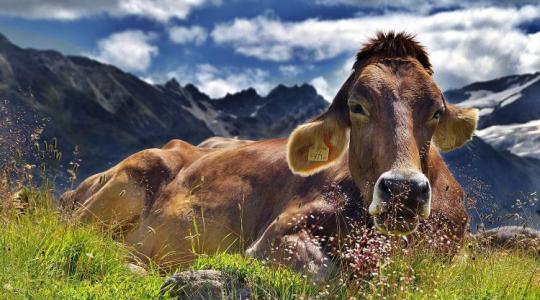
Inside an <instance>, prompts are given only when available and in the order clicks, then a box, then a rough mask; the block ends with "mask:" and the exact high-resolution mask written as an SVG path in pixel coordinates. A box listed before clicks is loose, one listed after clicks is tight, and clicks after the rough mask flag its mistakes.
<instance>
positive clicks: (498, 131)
mask: <svg viewBox="0 0 540 300" xmlns="http://www.w3.org/2000/svg"><path fill="white" fill-rule="evenodd" d="M476 135H478V136H479V137H481V138H482V139H483V140H484V141H486V142H488V143H489V144H491V145H493V146H494V147H495V148H499V149H505V150H508V151H510V152H512V153H513V154H515V155H518V156H528V157H533V158H537V159H540V120H534V121H530V122H527V123H524V124H512V125H494V126H490V127H488V128H485V129H482V130H478V131H477V132H476Z"/></svg>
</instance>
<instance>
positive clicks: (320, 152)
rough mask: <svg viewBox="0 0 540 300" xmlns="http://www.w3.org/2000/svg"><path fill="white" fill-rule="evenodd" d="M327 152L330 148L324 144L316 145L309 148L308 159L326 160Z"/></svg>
mask: <svg viewBox="0 0 540 300" xmlns="http://www.w3.org/2000/svg"><path fill="white" fill-rule="evenodd" d="M328 152H330V149H328V147H326V145H318V146H313V147H311V148H309V152H308V160H309V161H328Z"/></svg>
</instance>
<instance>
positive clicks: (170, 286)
mask: <svg viewBox="0 0 540 300" xmlns="http://www.w3.org/2000/svg"><path fill="white" fill-rule="evenodd" d="M159 295H160V299H168V298H174V299H192V300H197V299H201V300H203V299H204V300H209V299H228V298H233V299H249V295H250V291H249V289H248V288H247V287H245V285H244V284H243V283H241V282H239V281H238V280H237V279H236V278H233V277H231V276H230V275H227V274H225V273H223V272H220V271H216V270H200V271H185V272H181V273H176V274H174V275H173V276H172V277H171V278H169V279H167V280H166V281H165V283H164V284H163V285H162V286H161V288H160V292H159Z"/></svg>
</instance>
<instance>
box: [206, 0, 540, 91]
mask: <svg viewBox="0 0 540 300" xmlns="http://www.w3.org/2000/svg"><path fill="white" fill-rule="evenodd" d="M539 18H540V6H523V7H520V8H513V7H476V8H467V9H460V10H454V11H446V12H440V13H436V14H433V15H417V14H412V13H390V14H386V15H382V16H361V17H356V18H350V19H340V20H319V19H307V20H303V21H298V22H282V21H280V20H278V19H272V18H269V17H267V16H259V17H256V18H253V19H235V20H234V21H232V22H229V23H223V24H218V25H217V26H216V27H215V29H214V30H213V32H212V38H213V39H214V41H215V42H216V43H218V44H222V45H228V46H231V47H232V48H233V49H234V51H236V52H237V53H240V54H243V55H246V56H251V57H256V58H259V59H261V60H270V61H279V62H283V61H289V60H292V59H301V60H304V61H320V60H324V59H329V58H335V57H338V56H343V55H346V56H348V57H352V56H353V54H354V53H355V52H356V51H357V50H358V48H359V47H360V45H361V44H362V43H363V42H365V41H366V40H367V39H368V38H369V37H371V36H373V35H374V33H375V32H376V31H378V30H383V31H386V30H398V31H402V30H404V31H408V32H411V33H414V34H416V35H417V39H418V40H419V41H420V42H421V43H422V44H424V45H426V46H427V48H428V51H429V53H430V57H431V60H432V63H433V65H434V69H435V76H436V78H437V79H438V81H439V83H440V84H441V85H442V86H443V88H449V87H457V86H460V85H463V84H465V83H469V82H472V81H477V80H485V79H489V78H494V77H499V76H503V75H508V74H515V73H524V72H532V71H536V70H538V68H540V35H539V34H527V33H525V32H523V31H521V30H520V29H519V25H520V24H521V23H523V22H528V21H531V20H535V19H536V20H537V19H539ZM347 67H348V68H349V69H350V67H351V66H347ZM326 79H327V81H329V80H328V78H326Z"/></svg>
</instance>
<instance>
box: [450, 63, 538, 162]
mask: <svg viewBox="0 0 540 300" xmlns="http://www.w3.org/2000/svg"><path fill="white" fill-rule="evenodd" d="M445 94H446V97H447V98H448V100H449V101H450V102H453V103H458V104H459V105H461V106H464V107H476V108H478V109H480V122H479V129H480V130H479V131H478V132H477V135H478V136H479V137H481V138H482V139H484V140H485V141H487V142H488V143H489V144H491V145H492V146H494V147H495V148H497V149H500V150H508V151H510V152H512V153H514V154H516V155H518V156H527V157H532V158H537V159H540V73H538V72H537V73H534V74H524V75H513V76H507V77H503V78H499V79H495V80H490V81H484V82H476V83H473V84H470V85H467V86H465V87H463V88H460V89H456V90H451V91H447V92H446V93H445Z"/></svg>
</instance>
